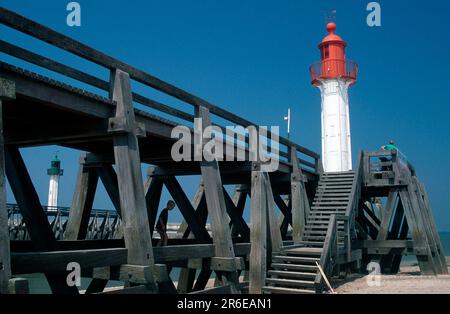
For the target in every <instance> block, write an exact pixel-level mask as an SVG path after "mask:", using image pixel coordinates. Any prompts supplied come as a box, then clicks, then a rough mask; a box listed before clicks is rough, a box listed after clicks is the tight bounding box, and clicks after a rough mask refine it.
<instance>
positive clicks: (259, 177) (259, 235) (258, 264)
mask: <svg viewBox="0 0 450 314" xmlns="http://www.w3.org/2000/svg"><path fill="white" fill-rule="evenodd" d="M266 206H267V201H266V189H265V188H264V178H263V174H262V172H260V171H259V170H256V171H252V186H251V232H250V237H251V249H250V274H249V281H250V284H249V293H250V294H261V293H262V288H263V286H264V284H265V279H266V273H267V264H266V261H267V251H266V246H267V210H266Z"/></svg>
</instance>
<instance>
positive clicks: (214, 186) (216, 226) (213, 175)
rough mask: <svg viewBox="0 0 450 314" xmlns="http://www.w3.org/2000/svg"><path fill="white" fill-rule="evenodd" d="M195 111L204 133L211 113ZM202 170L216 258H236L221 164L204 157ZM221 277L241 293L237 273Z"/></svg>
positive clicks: (210, 157)
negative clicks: (227, 222)
mask: <svg viewBox="0 0 450 314" xmlns="http://www.w3.org/2000/svg"><path fill="white" fill-rule="evenodd" d="M195 111H196V117H198V118H200V119H201V121H202V132H203V131H204V130H205V128H206V127H208V126H210V125H211V117H210V112H209V110H208V109H207V108H206V107H196V108H195ZM202 134H203V133H202ZM201 140H202V146H201V147H202V150H203V147H204V144H205V139H204V138H203V137H202V139H201ZM203 151H204V150H203ZM204 152H205V151H204ZM208 160H212V161H208ZM200 169H201V173H202V180H203V183H204V185H205V196H206V204H207V206H208V213H209V216H210V219H211V228H212V232H213V242H214V244H215V249H216V257H225V258H235V254H234V249H233V240H232V239H231V231H230V228H229V227H228V224H224V223H223V222H224V221H227V208H226V203H225V196H224V194H223V185H222V179H221V177H220V170H219V163H218V161H217V159H215V158H213V156H204V157H203V158H202V161H201V162H200ZM219 277H221V278H219V279H222V282H223V284H226V283H227V282H230V284H231V286H232V290H233V292H235V293H238V292H239V291H238V287H237V284H238V282H239V279H238V278H237V272H236V271H232V272H229V273H224V274H223V276H220V274H219Z"/></svg>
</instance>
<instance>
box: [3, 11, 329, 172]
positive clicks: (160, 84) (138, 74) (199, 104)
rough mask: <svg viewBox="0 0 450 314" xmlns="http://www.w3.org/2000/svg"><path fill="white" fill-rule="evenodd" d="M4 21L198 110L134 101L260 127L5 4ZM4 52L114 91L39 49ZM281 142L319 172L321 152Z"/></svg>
mask: <svg viewBox="0 0 450 314" xmlns="http://www.w3.org/2000/svg"><path fill="white" fill-rule="evenodd" d="M0 23H2V24H3V25H6V26H8V27H10V28H13V29H15V30H17V31H19V32H22V33H25V34H27V35H29V36H32V37H34V38H36V39H39V40H41V41H43V42H46V43H48V44H50V45H53V46H55V47H57V48H60V49H62V50H64V51H66V52H69V53H71V54H74V55H76V56H78V57H81V58H83V59H85V60H88V61H90V62H92V63H94V64H97V65H99V66H101V67H104V68H106V69H108V70H109V71H114V70H115V69H120V70H122V71H124V72H126V73H128V75H129V76H130V78H131V79H132V80H135V81H137V82H139V83H142V84H144V85H145V86H147V87H150V88H153V89H155V90H157V91H159V92H162V93H164V94H166V95H169V96H171V97H173V98H175V99H178V100H180V101H182V102H183V103H186V104H188V105H191V106H192V107H191V109H194V114H192V113H190V112H186V111H184V110H180V109H177V108H174V107H171V106H169V105H166V104H163V103H161V102H158V101H155V100H152V99H150V98H148V97H146V96H143V95H141V94H138V93H135V92H133V93H132V98H133V101H134V102H136V103H138V104H141V105H143V106H145V107H147V108H150V109H153V110H156V111H158V112H160V113H163V114H167V115H169V116H172V117H176V118H177V119H181V120H184V121H188V122H191V123H192V122H193V121H194V118H195V114H196V112H197V110H198V109H199V108H206V109H208V111H209V113H211V114H213V115H215V116H217V117H219V118H222V119H224V120H226V121H229V122H231V123H232V124H236V126H242V127H244V128H247V127H249V126H255V127H258V125H257V124H255V123H253V122H251V121H249V120H246V119H244V118H242V117H240V116H238V115H236V114H233V113H231V112H229V111H227V110H225V109H223V108H221V107H218V106H216V105H214V104H212V103H210V102H208V101H206V100H204V99H202V98H199V97H197V96H195V95H193V94H191V93H189V92H186V91H184V90H182V89H180V88H178V87H176V86H174V85H172V84H169V83H167V82H165V81H163V80H161V79H159V78H157V77H155V76H152V75H150V74H148V73H146V72H144V71H141V70H139V69H137V68H135V67H133V66H131V65H128V64H126V63H124V62H122V61H119V60H117V59H115V58H113V57H111V56H109V55H106V54H104V53H102V52H100V51H98V50H95V49H93V48H91V47H89V46H87V45H85V44H83V43H81V42H79V41H76V40H74V39H72V38H70V37H67V36H65V35H63V34H61V33H58V32H56V31H54V30H52V29H50V28H48V27H46V26H43V25H41V24H39V23H37V22H34V21H32V20H29V19H27V18H25V17H23V16H21V15H19V14H17V13H15V12H12V11H10V10H7V9H5V8H2V7H0ZM0 52H3V53H5V54H8V55H10V56H13V57H15V58H19V59H21V60H24V61H26V62H29V63H32V64H34V65H37V66H39V67H42V68H45V69H47V70H51V71H52V72H55V73H58V74H62V75H64V76H66V77H69V78H71V79H75V80H77V81H79V82H82V83H84V84H88V85H89V86H92V87H95V88H97V89H100V90H103V91H107V92H108V91H110V82H108V81H105V80H103V79H100V78H98V77H96V76H94V75H91V74H88V73H85V72H83V71H80V70H78V69H75V68H72V67H70V66H67V65H65V64H62V63H59V62H57V61H54V60H51V59H49V58H47V57H44V56H42V55H39V54H37V53H34V52H31V51H28V50H26V49H24V48H21V47H18V46H16V45H14V44H11V43H8V42H6V41H3V40H0ZM219 127H220V128H221V129H225V128H224V127H222V126H219ZM271 136H272V134H271V133H270V132H268V133H267V137H271ZM227 141H228V140H227ZM278 142H279V144H280V152H279V156H280V157H282V158H284V159H285V160H286V161H287V162H289V159H290V155H289V151H290V150H291V149H295V150H296V151H297V152H298V153H300V154H302V155H303V156H304V158H301V157H300V158H299V162H300V165H301V166H305V167H306V170H309V171H311V172H316V173H317V171H318V167H319V164H320V163H319V158H320V156H319V155H318V154H317V153H315V152H313V151H311V150H309V149H307V148H305V147H303V146H300V145H298V144H296V143H294V142H292V141H290V140H289V139H286V138H284V137H279V140H278ZM233 144H235V143H233ZM248 144H249V143H248V137H247V141H246V145H248ZM269 148H270V147H269ZM305 158H306V159H310V160H311V161H310V160H305Z"/></svg>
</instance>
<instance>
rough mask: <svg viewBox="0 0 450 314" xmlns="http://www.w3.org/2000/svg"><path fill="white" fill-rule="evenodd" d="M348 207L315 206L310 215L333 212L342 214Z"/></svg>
mask: <svg viewBox="0 0 450 314" xmlns="http://www.w3.org/2000/svg"><path fill="white" fill-rule="evenodd" d="M346 209H347V207H332V208H323V207H321V208H314V210H312V211H311V214H312V215H310V216H320V215H323V214H327V215H332V214H336V215H339V214H342V213H345V210H346Z"/></svg>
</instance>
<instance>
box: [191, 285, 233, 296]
mask: <svg viewBox="0 0 450 314" xmlns="http://www.w3.org/2000/svg"><path fill="white" fill-rule="evenodd" d="M230 293H232V289H231V285H224V286H219V287H214V288H209V289H205V290H199V291H194V292H191V293H190V294H230Z"/></svg>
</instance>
